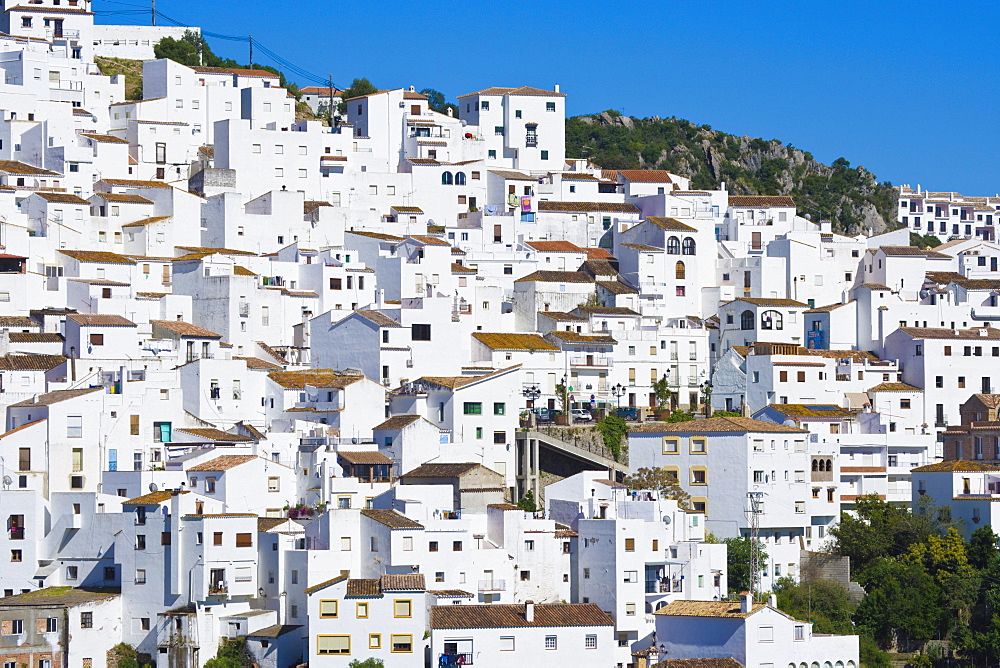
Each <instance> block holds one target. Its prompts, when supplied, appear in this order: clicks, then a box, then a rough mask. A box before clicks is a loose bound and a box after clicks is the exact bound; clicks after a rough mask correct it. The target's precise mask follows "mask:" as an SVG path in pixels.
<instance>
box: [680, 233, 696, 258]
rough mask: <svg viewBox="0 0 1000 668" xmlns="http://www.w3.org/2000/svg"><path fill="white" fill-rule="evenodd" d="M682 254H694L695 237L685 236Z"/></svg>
mask: <svg viewBox="0 0 1000 668" xmlns="http://www.w3.org/2000/svg"><path fill="white" fill-rule="evenodd" d="M681 255H694V239H692V238H691V237H684V243H683V244H681Z"/></svg>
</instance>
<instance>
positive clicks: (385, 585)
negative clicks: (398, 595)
mask: <svg viewBox="0 0 1000 668" xmlns="http://www.w3.org/2000/svg"><path fill="white" fill-rule="evenodd" d="M424 589H426V587H425V586H424V574H423V573H386V574H384V575H383V576H382V591H424Z"/></svg>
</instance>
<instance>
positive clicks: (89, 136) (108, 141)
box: [74, 110, 128, 144]
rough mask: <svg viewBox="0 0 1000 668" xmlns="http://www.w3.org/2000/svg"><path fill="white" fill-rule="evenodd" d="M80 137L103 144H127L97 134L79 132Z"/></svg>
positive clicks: (125, 141)
mask: <svg viewBox="0 0 1000 668" xmlns="http://www.w3.org/2000/svg"><path fill="white" fill-rule="evenodd" d="M74 111H75V110H74ZM80 136H81V137H86V138H87V139H93V140H94V141H96V142H101V143H103V144H128V140H127V139H122V138H121V137H115V136H114V135H102V134H99V133H97V132H81V133H80Z"/></svg>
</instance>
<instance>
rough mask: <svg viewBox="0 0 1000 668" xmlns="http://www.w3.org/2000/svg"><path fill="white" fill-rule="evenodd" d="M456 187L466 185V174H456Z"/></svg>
mask: <svg viewBox="0 0 1000 668" xmlns="http://www.w3.org/2000/svg"><path fill="white" fill-rule="evenodd" d="M455 185H456V186H464V185H465V172H455Z"/></svg>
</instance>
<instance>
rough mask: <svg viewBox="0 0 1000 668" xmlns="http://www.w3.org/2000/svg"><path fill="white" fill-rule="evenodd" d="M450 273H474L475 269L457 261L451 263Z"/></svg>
mask: <svg viewBox="0 0 1000 668" xmlns="http://www.w3.org/2000/svg"><path fill="white" fill-rule="evenodd" d="M451 273H453V274H475V273H476V270H475V269H469V268H468V267H463V266H462V265H460V264H459V263H457V262H452V263H451Z"/></svg>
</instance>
